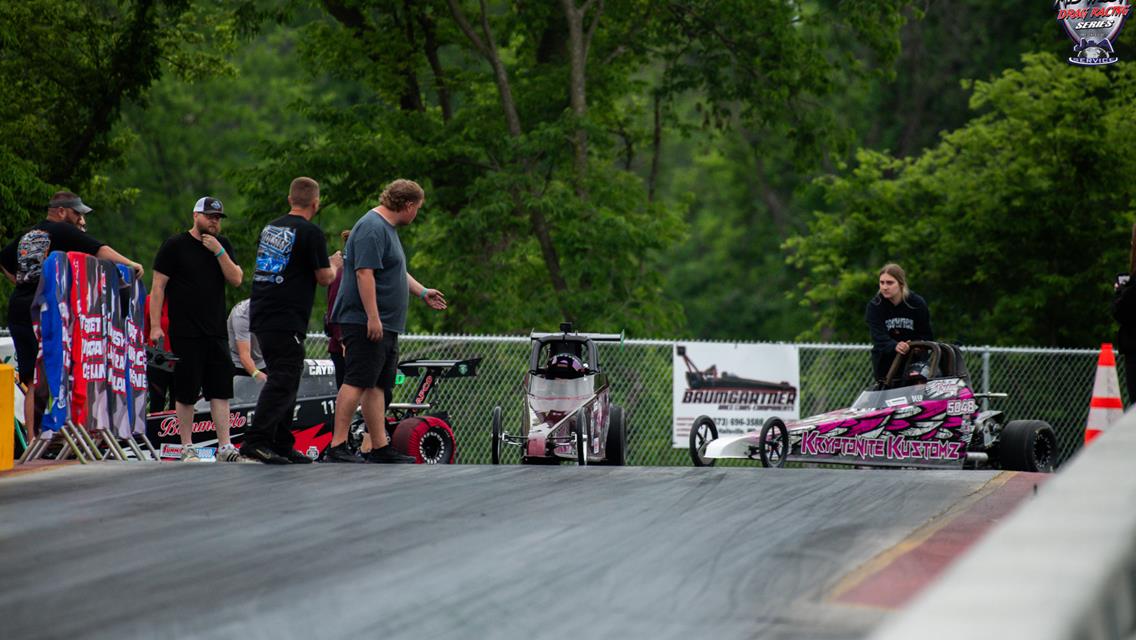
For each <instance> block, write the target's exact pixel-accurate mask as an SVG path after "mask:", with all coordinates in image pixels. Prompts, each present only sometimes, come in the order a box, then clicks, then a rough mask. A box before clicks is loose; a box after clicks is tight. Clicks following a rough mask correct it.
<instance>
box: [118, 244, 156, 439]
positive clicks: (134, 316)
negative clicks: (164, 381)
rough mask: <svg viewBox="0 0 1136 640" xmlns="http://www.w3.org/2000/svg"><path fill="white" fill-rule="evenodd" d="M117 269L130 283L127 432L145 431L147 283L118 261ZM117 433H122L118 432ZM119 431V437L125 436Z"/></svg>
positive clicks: (127, 345)
mask: <svg viewBox="0 0 1136 640" xmlns="http://www.w3.org/2000/svg"><path fill="white" fill-rule="evenodd" d="M118 273H119V275H120V276H121V277H122V278H123V281H124V282H128V283H129V288H128V289H126V290H125V293H127V294H128V297H127V300H126V313H125V316H126V325H125V327H126V367H127V371H126V395H127V411H128V416H129V428H130V430H129V432H127V435H129V434H142V433H146V409H147V402H148V396H147V394H148V389H149V387H148V381H147V380H146V335H145V333H144V326H145V313H146V286H145V285H144V284H142V282H140V281H139V280H136V279H135V278H134V272H133V271H131V270H130V268H128V267H126V266H124V265H118ZM120 435H122V433H121V432H120ZM127 435H122V437H127Z"/></svg>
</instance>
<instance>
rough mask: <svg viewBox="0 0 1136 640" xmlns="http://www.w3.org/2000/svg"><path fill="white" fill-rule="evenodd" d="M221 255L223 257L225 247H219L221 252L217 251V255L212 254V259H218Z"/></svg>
mask: <svg viewBox="0 0 1136 640" xmlns="http://www.w3.org/2000/svg"><path fill="white" fill-rule="evenodd" d="M223 255H225V247H221V250H220V251H218V252H217V253H214V254H213V257H214V258H220V257H221V256H223Z"/></svg>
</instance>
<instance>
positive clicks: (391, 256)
mask: <svg viewBox="0 0 1136 640" xmlns="http://www.w3.org/2000/svg"><path fill="white" fill-rule="evenodd" d="M380 206H381V205H380ZM343 269H344V273H345V274H348V275H352V274H354V273H355V272H356V271H357V270H359V269H369V270H371V271H372V273H373V274H374V280H375V300H376V301H377V302H378V307H379V320H380V322H381V324H382V330H383V333H388V332H393V333H396V334H397V333H405V332H406V310H407V306H408V303H409V301H410V289H409V288H408V284H407V281H408V280H409V279H410V274H408V273H407V272H406V254H405V253H404V252H403V250H402V242H401V241H399V239H398V230H397V229H396V228H395V226H394V225H393V224H391V223H390V222H388V221H387V220H386V219H385V218H383V216H382V215H381V214H379V213H377V212H376V211H375V210H374V209H372V210H371V211H368V212H367V214H366V215H364V216H363V217H362V218H359V221H358V222H356V223H355V226H354V227H352V229H351V235H350V236H348V237H347V245H346V246H345V247H344V248H343ZM331 320H332V322H336V323H339V324H361V325H366V324H367V311H366V309H364V308H363V299H362V297H360V295H359V279H358V278H346V277H345V278H343V282H342V283H341V284H340V285H339V293H337V294H336V296H335V305H334V306H333V307H332V308H331Z"/></svg>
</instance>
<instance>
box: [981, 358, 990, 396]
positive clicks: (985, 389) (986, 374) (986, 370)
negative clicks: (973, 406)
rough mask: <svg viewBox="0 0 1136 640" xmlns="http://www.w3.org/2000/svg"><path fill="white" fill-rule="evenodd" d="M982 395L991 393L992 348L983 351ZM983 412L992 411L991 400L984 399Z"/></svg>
mask: <svg viewBox="0 0 1136 640" xmlns="http://www.w3.org/2000/svg"><path fill="white" fill-rule="evenodd" d="M982 393H990V348H989V347H986V348H984V349H982ZM982 410H983V411H989V410H990V398H983V399H982Z"/></svg>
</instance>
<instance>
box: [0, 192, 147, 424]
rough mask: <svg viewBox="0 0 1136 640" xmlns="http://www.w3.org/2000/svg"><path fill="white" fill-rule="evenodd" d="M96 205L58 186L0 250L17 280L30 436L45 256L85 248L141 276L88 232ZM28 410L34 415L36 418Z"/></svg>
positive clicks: (15, 317)
mask: <svg viewBox="0 0 1136 640" xmlns="http://www.w3.org/2000/svg"><path fill="white" fill-rule="evenodd" d="M91 211H92V209H91V208H90V207H88V206H87V205H86V204H83V200H82V199H81V198H80V197H79V196H77V195H75V194H74V193H71V192H70V191H57V192H56V193H55V195H53V196H52V197H51V201H50V202H48V204H47V217H46V218H44V219H43V220H41V221H40V222H39V223H38V224H36V225H35V226H34V227H32V228H31V229H28V230H27V231H24V232H23V233H21V234H20V235H19V236H18V237H17V238H16V239H15V240H13V241H12V242H10V243H8V246H6V247H4V249H3V250H0V266H2V267H3V269H4V275H5V276H7V278H8V280H10V281H12V282H13V283H15V285H16V288H15V290H13V291H12V296H11V297H10V298H8V329H9V330H10V331H11V333H12V342H13V343H14V344H15V347H16V366H17V368H18V369H19V375H20V382H22V383H24V384H25V385H27V386H28V387H29V391H28V393H27V394H26V395H25V396H24V416H25V420H24V422H25V423H26V424H25V427H24V428H25V429H26V430H27V433H28V438H29V441H30V439H31V438H32V437H33V436H34V425H35V422H36V419H35V418H36V417H37V416H38V414H37V412H36V407H35V400H34V396H35V394H34V393H33V392H32V390H31V388H30V387H31V385H32V381H33V380H34V378H35V364H36V355H37V354H38V353H39V345H38V341H37V340H36V335H35V330H34V329H32V312H31V307H32V300H33V299H34V298H35V292H36V287H38V286H39V278H40V274H41V273H42V271H43V261H44V260H46V259H47V256H48V255H49V254H50V253H51V252H52V251H81V252H83V253H87V254H90V255H93V256H95V257H97V258H99V259H102V260H110V261H111V262H116V263H118V264H124V265H126V266H128V267H130V268H131V269H133V270H134V273H135V275H137V276H139V277H141V276H142V272H143V269H142V265H140V264H138V263H137V262H134V261H132V260H128V259H127V258H125V257H123V256H122V254H120V253H119V252H117V251H115V250H114V249H112V248H110V246H108V245H107V244H106V243H104V242H100V241H98V240H96V239H94V238H92V237H91V236H89V235H87V234H86V233H85V232H84V229H85V228H86V216H87V214H89V213H91ZM27 416H32V419H28V418H27Z"/></svg>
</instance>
